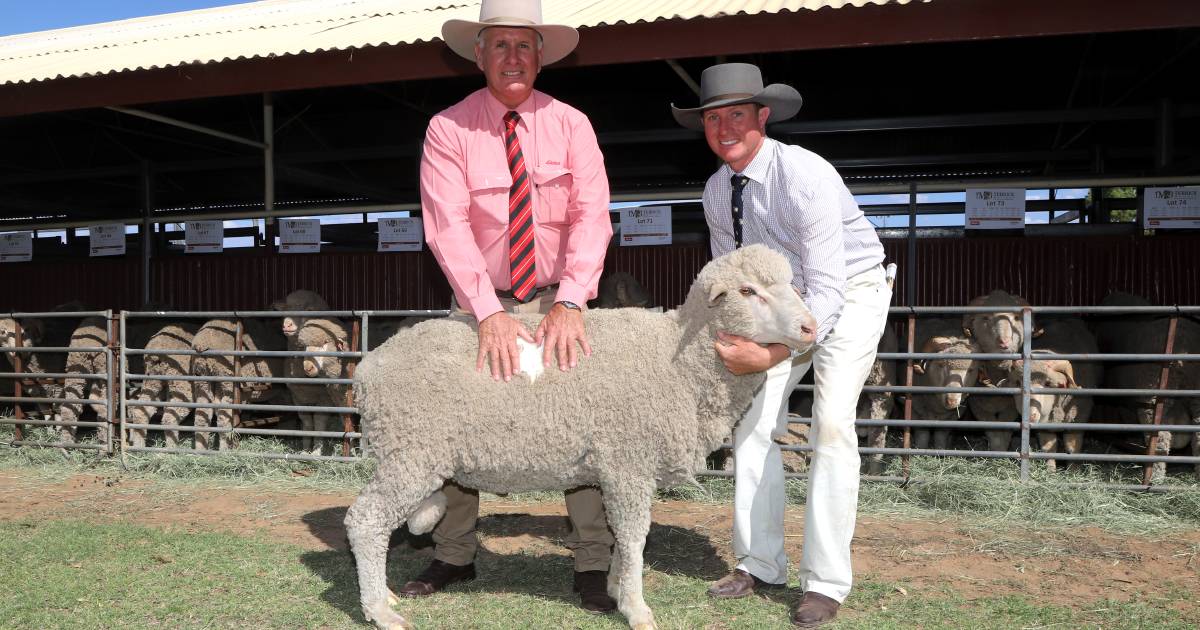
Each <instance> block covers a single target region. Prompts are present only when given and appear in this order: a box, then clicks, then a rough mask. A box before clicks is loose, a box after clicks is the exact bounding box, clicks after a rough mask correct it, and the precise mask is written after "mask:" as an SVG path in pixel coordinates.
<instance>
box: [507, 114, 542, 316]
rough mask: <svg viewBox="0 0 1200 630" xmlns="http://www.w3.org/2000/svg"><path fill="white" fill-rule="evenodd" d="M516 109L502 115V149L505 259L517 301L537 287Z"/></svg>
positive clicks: (530, 206)
mask: <svg viewBox="0 0 1200 630" xmlns="http://www.w3.org/2000/svg"><path fill="white" fill-rule="evenodd" d="M520 121H521V116H520V115H519V114H517V112H508V113H507V114H505V115H504V126H505V132H504V148H505V149H506V150H507V153H508V170H509V171H512V180H513V183H512V188H509V189H508V262H509V264H510V265H511V266H512V294H513V297H514V298H516V300H517V301H518V302H528V301H529V300H530V298H532V297H533V292H534V289H536V288H537V263H535V262H534V260H533V204H532V203H530V200H529V173H527V172H526V171H525V157H524V156H523V155H521V142H520V141H519V140H517V123H518V122H520Z"/></svg>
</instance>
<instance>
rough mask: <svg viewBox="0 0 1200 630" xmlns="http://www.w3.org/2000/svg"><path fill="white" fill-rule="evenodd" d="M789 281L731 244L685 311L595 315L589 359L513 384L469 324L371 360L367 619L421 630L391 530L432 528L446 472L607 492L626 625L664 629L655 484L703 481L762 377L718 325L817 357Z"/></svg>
mask: <svg viewBox="0 0 1200 630" xmlns="http://www.w3.org/2000/svg"><path fill="white" fill-rule="evenodd" d="M791 280H792V270H791V268H790V267H789V265H788V263H787V261H786V260H785V259H784V258H783V256H781V255H780V254H777V253H775V252H772V251H771V250H769V249H768V248H766V247H764V246H761V245H754V246H750V247H746V248H743V249H739V250H736V251H734V252H732V253H730V254H728V255H726V256H723V257H721V258H718V259H716V260H714V261H712V262H710V263H709V264H708V265H706V266H705V268H704V269H703V270H701V272H700V274H699V276H698V277H697V278H696V281H695V283H694V284H693V285H692V288H691V290H690V291H689V293H688V297H687V300H686V301H685V302H684V304H683V305H682V306H681V307H680V308H679V309H678V310H676V311H670V312H668V313H662V314H658V313H651V312H648V311H643V310H637V309H619V310H608V311H604V310H595V311H589V312H588V313H587V314H586V322H587V330H588V334H589V336H590V338H591V345H592V348H593V354H592V356H590V357H587V358H585V359H584V360H582V361H581V362H580V363H579V365H578V367H576V368H574V369H572V370H570V371H568V372H562V371H560V370H557V369H553V368H549V369H546V370H545V371H544V372H542V371H540V370H536V369H535V371H534V372H533V373H531V374H526V375H525V376H523V377H520V378H516V379H513V381H511V382H508V383H505V382H497V381H494V380H492V378H491V377H490V376H489V375H488V374H486V373H482V374H481V373H477V372H476V371H475V366H474V363H475V353H476V344H477V336H476V335H477V333H476V329H475V327H474V326H473V325H472V324H471V323H470V322H468V321H464V320H461V319H454V320H439V321H429V322H424V323H421V324H419V325H417V326H415V327H413V328H411V329H409V330H406V331H402V332H401V333H400V334H398V335H396V336H395V337H393V338H392V339H391V341H389V342H388V343H386V344H384V345H383V346H382V347H380V348H379V349H378V350H376V351H374V352H372V353H370V354H368V355H367V357H366V358H365V359H364V360H363V362H362V364H361V366H360V367H359V369H358V372H357V374H356V375H355V379H354V383H355V385H354V387H355V394H356V395H357V399H358V402H359V409H360V411H361V413H362V420H363V425H364V430H365V431H366V434H367V436H368V437H369V438H370V441H371V444H372V449H373V452H374V453H375V455H376V456H377V457H378V459H379V466H378V468H377V469H376V472H375V475H374V477H373V478H372V480H371V481H370V483H369V484H368V485H367V486H366V487H365V488H364V489H363V491H362V493H361V494H360V495H359V496H358V498H357V499H356V500H355V501H354V504H353V505H352V506H351V507H350V510H349V511H348V512H347V514H346V531H347V534H348V537H349V539H350V543H351V545H352V547H353V551H354V556H355V559H356V560H357V566H358V584H359V591H360V598H361V604H362V608H363V612H364V614H365V615H366V617H367V619H369V620H373V621H374V622H375V624H376V625H377V626H378V627H380V628H388V629H396V628H410V627H411V625H410V624H409V622H408V621H406V620H405V619H404V618H403V617H402V616H400V615H399V614H398V613H397V612H396V611H394V610H393V609H392V608H391V606H390V603H391V601H395V600H394V598H389V591H388V589H387V585H386V583H385V561H386V555H387V547H388V537H389V535H390V534H391V533H392V531H393V530H394V529H396V528H397V527H399V526H400V525H402V524H403V523H404V522H405V521H407V522H408V523H409V529H410V530H412V531H416V532H423V531H428V530H430V529H432V527H433V526H434V525H435V524H436V523H437V521H438V519H439V518H440V516H441V514H442V513H443V512H444V509H445V496H444V495H443V494H442V493H441V491H440V489H441V487H442V484H443V483H444V482H445V481H447V480H451V479H452V480H454V481H455V482H457V483H459V484H462V485H464V486H467V487H470V488H477V489H480V490H485V491H488V492H497V493H504V492H520V491H529V490H535V489H557V490H562V489H568V488H574V487H577V486H581V485H593V484H594V485H599V486H600V489H601V490H602V491H603V493H604V505H605V508H606V510H607V512H608V522H609V525H610V527H611V528H612V530H613V532H614V534H615V536H616V540H617V544H616V549H615V552H614V554H613V560H612V567H611V571H610V572H609V581H608V592H609V594H610V595H612V596H613V597H614V598H615V599H616V600H617V602H618V607H619V609H620V611H621V612H622V613H623V614H624V615H625V617H626V618H627V619H628V621H629V623H630V625H631V626H632V627H634V628H636V629H640V630H644V629H648V628H654V627H656V626H655V623H654V616H653V614H652V613H651V611H650V609H649V608H648V607H647V606H646V603H645V601H644V599H643V597H642V548H643V546H644V545H645V541H646V533H647V531H648V530H649V527H650V504H651V502H652V500H653V497H654V491H655V488H656V487H665V486H674V485H679V484H686V483H694V482H695V481H694V474H695V472H696V471H697V470H701V469H703V467H704V458H705V456H706V455H707V454H708V453H710V452H712V451H713V449H715V448H716V447H717V446H718V445H720V444H721V443H722V441H723V440H724V439H725V438H726V437H728V436H729V433H730V430H731V429H732V427H733V426H734V425H735V424H736V423H737V421H738V419H739V418H741V417H742V414H743V413H745V411H746V409H747V408H749V406H750V403H751V401H752V399H753V397H754V393H755V390H757V389H758V387H759V386H761V385H762V383H763V379H764V376H763V374H762V373H759V374H752V375H745V376H734V375H732V374H730V373H729V372H728V371H727V370H726V369H725V368H724V366H723V365H722V364H721V362H720V360H719V359H718V357H717V354H716V350H715V348H714V345H713V344H714V339H715V337H716V331H718V330H727V331H730V332H732V333H735V334H738V335H743V336H746V337H749V338H751V339H753V340H755V341H757V342H760V343H773V342H775V343H784V344H787V345H788V346H791V347H792V348H794V349H797V350H800V351H804V350H807V349H808V348H809V347H811V345H812V337H813V333H812V331H813V330H814V329H815V321H814V319H813V317H812V315H811V313H809V311H808V309H807V308H806V307H805V306H804V303H803V301H802V300H801V299H800V298H799V296H798V295H797V294H796V292H795V291H794V290H793V289H792V285H791ZM518 319H519V320H520V321H522V323H524V324H525V325H526V326H529V327H532V326H534V325H535V324H536V321H534V320H535V319H536V317H532V318H531V317H524V316H521V317H518ZM535 363H536V362H535Z"/></svg>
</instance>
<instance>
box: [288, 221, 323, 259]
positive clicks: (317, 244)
mask: <svg viewBox="0 0 1200 630" xmlns="http://www.w3.org/2000/svg"><path fill="white" fill-rule="evenodd" d="M319 251H321V220H320V219H283V220H281V221H280V222H279V253H281V254H312V253H316V252H319Z"/></svg>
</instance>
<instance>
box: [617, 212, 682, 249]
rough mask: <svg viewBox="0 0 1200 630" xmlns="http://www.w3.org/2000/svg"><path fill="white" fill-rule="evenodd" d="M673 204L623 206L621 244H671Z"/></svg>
mask: <svg viewBox="0 0 1200 630" xmlns="http://www.w3.org/2000/svg"><path fill="white" fill-rule="evenodd" d="M670 244H671V206H642V207H640V208H621V245H622V246H634V245H670Z"/></svg>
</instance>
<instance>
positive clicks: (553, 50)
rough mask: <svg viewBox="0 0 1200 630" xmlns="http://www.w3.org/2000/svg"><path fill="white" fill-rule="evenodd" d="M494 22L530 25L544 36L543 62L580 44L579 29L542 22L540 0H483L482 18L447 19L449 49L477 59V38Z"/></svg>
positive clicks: (444, 26) (445, 30)
mask: <svg viewBox="0 0 1200 630" xmlns="http://www.w3.org/2000/svg"><path fill="white" fill-rule="evenodd" d="M492 26H508V27H517V28H531V29H533V30H535V31H537V32H538V33H539V34H540V35H541V36H542V65H545V66H548V65H550V64H552V63H554V62H555V61H558V60H560V59H562V58H563V57H566V56H567V55H569V54H571V51H572V50H575V46H576V45H577V44H579V31H577V30H575V29H574V28H572V27H570V26H564V25H562V24H542V3H541V0H483V1H482V2H481V3H480V4H479V21H478V22H472V21H470V20H446V23H445V24H442V39H443V40H444V41H445V42H446V45H447V46H449V47H450V50H453V51H454V52H456V53H458V54H459V55H461V56H463V57H466V58H467V59H469V60H471V61H475V38H476V37H477V36H478V35H479V32H480V31H482V30H483V29H485V28H489V27H492Z"/></svg>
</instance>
